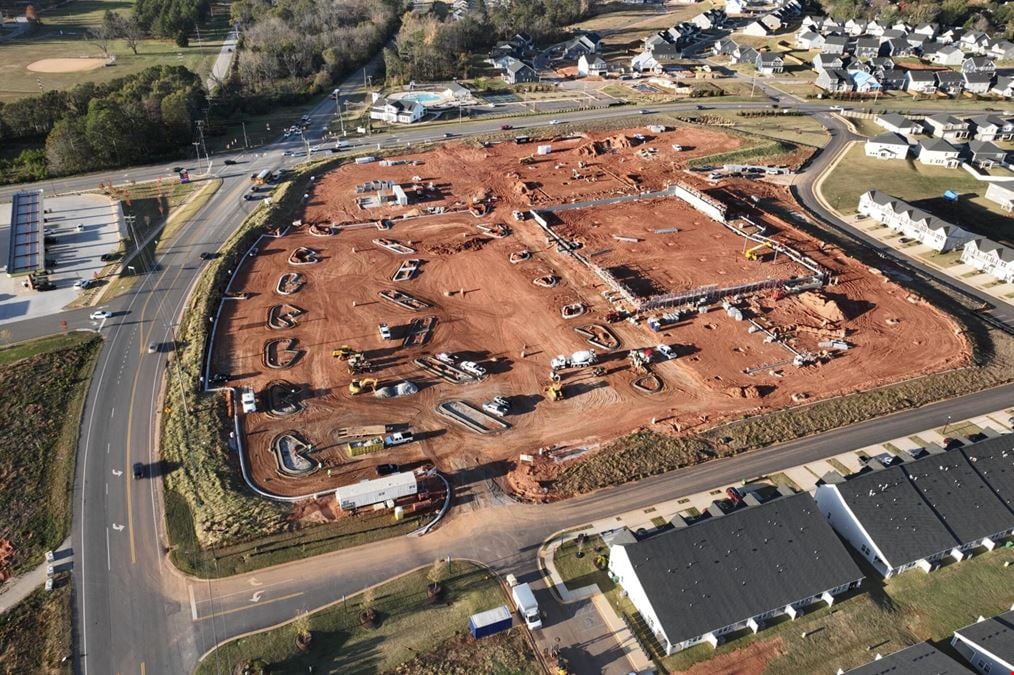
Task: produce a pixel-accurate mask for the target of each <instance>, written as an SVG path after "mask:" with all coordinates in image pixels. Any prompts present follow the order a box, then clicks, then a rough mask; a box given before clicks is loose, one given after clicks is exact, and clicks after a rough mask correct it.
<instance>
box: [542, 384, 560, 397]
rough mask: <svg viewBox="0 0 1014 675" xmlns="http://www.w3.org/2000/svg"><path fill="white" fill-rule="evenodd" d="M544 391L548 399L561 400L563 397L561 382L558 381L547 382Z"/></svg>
mask: <svg viewBox="0 0 1014 675" xmlns="http://www.w3.org/2000/svg"><path fill="white" fill-rule="evenodd" d="M544 391H545V392H546V396H547V397H548V398H549V400H550V401H562V400H563V399H564V395H563V384H561V383H560V382H551V383H549V384H547V385H546V387H545V389H544Z"/></svg>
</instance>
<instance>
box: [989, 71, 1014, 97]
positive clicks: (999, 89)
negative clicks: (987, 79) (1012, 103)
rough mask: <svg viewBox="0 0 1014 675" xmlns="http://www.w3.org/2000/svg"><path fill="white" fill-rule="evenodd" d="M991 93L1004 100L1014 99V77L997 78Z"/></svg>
mask: <svg viewBox="0 0 1014 675" xmlns="http://www.w3.org/2000/svg"><path fill="white" fill-rule="evenodd" d="M989 93H991V94H993V95H995V96H1002V97H1003V98H1014V76H1010V75H1001V76H999V77H997V78H996V82H995V83H994V84H993V88H992V89H990V90H989Z"/></svg>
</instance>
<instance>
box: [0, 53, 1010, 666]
mask: <svg viewBox="0 0 1014 675" xmlns="http://www.w3.org/2000/svg"><path fill="white" fill-rule="evenodd" d="M361 81H362V74H361V72H360V73H357V74H356V75H354V76H353V77H352V78H350V79H349V82H348V83H347V84H346V85H345V86H343V88H342V91H343V92H350V93H354V90H355V84H357V83H358V82H361ZM781 101H782V102H784V103H785V104H786V105H793V103H792V102H791V101H790V100H789V99H788V98H787V97H782V99H781ZM754 105H755V104H754ZM754 105H750V104H736V103H725V104H713V103H710V102H708V104H707V107H709V108H737V107H754ZM794 107H798V108H799V109H801V110H804V111H807V112H812V113H821V112H824V111H827V108H826V106H814V105H797V106H794ZM695 108H696V104H691V105H687V104H667V105H660V106H650V109H651V110H652V111H657V112H670V111H678V110H687V109H690V110H693V109H695ZM333 109H334V103H333V102H330V101H324V102H322V103H321V104H319V105H318V106H317V107H316V109H315V110H314V111H313V112H312V115H313V118H314V120H315V121H316V122H319V121H322V120H324V119H325V118H327V117H329V116H330V115H333ZM630 114H631V111H630V109H629V108H626V109H625V108H609V109H605V110H594V111H582V112H576V113H569V114H561V115H558V116H557V117H558V118H559V119H561V120H564V121H566V122H568V123H580V122H582V121H599V120H603V119H610V118H616V117H624V116H629V115H630ZM548 117H549V116H548V115H546V116H543V117H542V118H524V119H523V120H521V121H515V120H512V121H511V123H512V124H513V125H514V126H515V128H516V129H518V130H524V129H527V128H533V127H537V126H544V125H545V122H546V118H548ZM819 117H820V118H821V119H822V121H825V123H827V124H829V125H830V126H831V128H834V129H836V133H835V135H833V136H832V139H831V141H830V143H829V145H828V147H827V148H826V149H825V150H824V151H823V152H822V153H821V154H820V155H819V156H818V157H817V159H816V160H815V161H814V162H813V163H812V165H811V167H810V172H812V173H813V174H814V175H815V174H817V173H819V172H820V170H821V169H822V168H823V167H824V166H825V165H826V163H827V162H828V161H830V160H831V159H832V158H833V157H834V156H835V153H836V152H837V151H838V150H839V149H840V147H842V144H843V143H844V142H845V140H846V139H845V137H844V135H843V134H842V131H841V130H842V127H841V123H840V122H838V121H837V120H835V119H834V118H831V117H829V116H826V115H819ZM502 123H503V122H502V121H501V120H479V121H465V122H463V123H461V124H460V125H458V126H456V127H454V128H453V129H454V135H455V136H467V135H474V134H483V133H488V132H490V131H495V130H498V129H499V127H500V125H501V124H502ZM314 126H315V127H316V126H318V125H314ZM446 128H448V127H446V126H444V127H440V131H439V132H438V131H435V130H434V129H433V128H426V127H421V128H415V129H407V130H398V131H397V132H393V133H390V134H384V135H379V136H375V137H372V138H370V139H369V141H368V143H369V144H371V145H372V144H375V143H380V145H381V147H384V146H392V145H400V144H405V143H409V144H414V143H419V142H424V141H428V140H437V139H441V138H442V136H443V133H442V130H443V129H446ZM359 142H360V143H367V141H359ZM302 145H303V144H302V141H301V140H298V139H292V140H287V141H284V142H279V143H276V144H274V145H272V146H269V147H268V148H265V149H261V150H259V151H258V152H257V153H250V154H242V153H240V154H236V155H222V156H219V157H217V158H214V159H215V163H216V166H217V167H221V168H223V169H224V168H226V167H224V165H222V164H221V163H220V160H223V159H226V158H229V159H236V160H237V161H239V162H241V164H239V165H237V166H236V167H235V169H236V170H235V171H233V170H231V167H230V170H229V171H223V172H221V173H219V174H218V175H220V176H221V177H222V178H223V185H222V187H221V188H220V189H219V191H218V192H217V193H216V195H215V196H214V197H213V198H212V199H211V200H209V202H208V203H207V205H206V206H205V207H204V209H203V210H202V211H201V213H200V214H199V215H198V217H196V218H195V219H193V220H192V221H191V222H189V223H188V224H187V225H186V226H184V227H183V228H182V229H181V230H180V232H179V233H178V234H177V235H176V236H175V237H174V238H173V240H171V241H168V242H165V244H166V245H165V246H164V248H163V250H162V251H161V252H160V254H159V259H158V267H157V269H155V270H152V271H150V272H149V273H148V274H146V275H144V276H143V277H141V279H140V280H139V282H138V283H137V285H136V287H135V289H134V290H133V291H132V292H131V293H129V294H127V295H125V296H123V297H122V298H120V299H118V300H117V301H114V302H112V303H110V304H109V305H108V306H107V308H108V309H110V310H112V311H114V313H115V315H114V316H113V317H112V318H111V319H109V320H107V321H106V322H105V323H104V324H102V325H101V326H95V325H93V324H92V322H90V321H89V320H88V319H87V310H79V311H75V312H68V313H64V314H61V315H58V316H56V317H46V318H40V319H34V320H29V321H24V322H21V323H17V324H11V325H10V326H9V329H10V330H11V337H13V338H24V337H32V336H36V335H41V334H47V333H50V332H53V331H54V330H57V329H59V328H60V325H59V322H60V321H61V320H64V321H66V322H67V324H68V327H70V328H95V329H99V330H101V331H102V332H103V334H104V336H105V338H106V342H105V345H104V347H103V350H102V353H101V355H100V358H99V362H98V366H97V371H96V376H95V378H94V379H93V381H92V384H91V389H90V392H89V398H88V403H87V407H86V410H85V418H84V423H83V428H82V435H81V441H80V450H79V456H78V458H79V461H78V468H77V476H76V482H75V492H74V500H75V509H74V521H73V530H72V535H73V539H72V541H73V546H74V548H75V553H76V554H77V555H76V560H77V561H78V562H77V564H76V567H75V570H74V583H75V588H76V590H77V593H76V596H75V601H76V602H75V614H76V622H75V645H76V649H75V659H76V667H77V670H78V671H79V672H83V673H88V672H92V673H97V674H105V673H138V672H140V673H142V674H143V673H146V672H151V673H184V672H189V671H190V670H191V669H192V668H193V666H194V664H195V663H196V661H197V659H198V657H199V656H200V655H201V654H203V653H204V652H205V651H206V650H207V649H209V648H211V647H212V646H213V645H214V644H217V643H218V642H220V641H222V640H224V639H226V638H228V637H230V636H234V635H237V634H239V633H242V632H245V631H248V630H253V629H257V628H263V627H265V626H268V625H272V624H274V623H277V622H278V621H282V620H285V619H288V618H291V617H292V616H294V615H295V613H296V612H299V611H303V610H306V609H312V608H315V607H319V606H320V605H322V604H325V603H326V602H328V601H331V600H336V599H339V598H340V597H341V596H342V595H348V594H351V593H353V592H355V591H357V590H359V589H361V588H363V587H364V586H366V585H369V584H372V583H376V582H378V581H381V580H383V579H386V578H388V577H390V576H392V575H393V574H396V573H398V572H400V571H403V570H405V569H408V568H411V567H414V566H416V565H425V564H429V563H431V562H432V561H433V559H434V558H436V557H440V556H444V555H453V556H457V557H462V558H471V559H476V560H481V561H484V562H486V563H487V564H490V565H491V566H493V567H494V568H495V569H497V570H501V571H505V572H507V571H512V572H515V573H518V574H520V575H521V576H523V577H527V578H534V575H535V565H534V561H535V551H536V549H537V548H538V546H539V544H540V542H541V541H542V540H543V539H544V537H545V536H547V535H548V534H550V533H551V532H552V531H556V530H558V529H562V528H566V527H568V526H571V525H575V524H579V523H582V522H586V521H588V520H592V519H595V518H597V517H601V516H604V515H607V514H609V513H615V512H620V511H624V510H628V509H631V508H636V507H637V506H643V505H647V504H650V503H653V502H656V501H660V500H662V499H668V498H671V497H672V496H673V495H674V494H681V493H686V494H689V493H692V492H696V491H699V490H702V489H706V488H708V487H711V486H714V485H716V484H721V483H723V482H731V481H734V480H738V479H739V478H742V477H745V476H754V475H758V474H764V473H771V472H774V471H778V470H781V469H784V468H786V467H788V466H793V465H795V464H798V463H801V462H807V461H812V460H816V459H818V458H822V457H826V456H829V455H832V454H836V453H839V452H842V451H845V450H848V449H850V448H854V447H860V446H863V445H867V444H870V443H874V442H877V441H882V440H885V439H889V438H892V437H896V436H899V435H904V434H906V433H913V432H915V431H918V430H921V429H924V428H926V427H930V426H934V425H935V424H938V423H939V420H940V419H942V418H944V417H946V416H952V417H954V418H961V417H965V416H969V415H974V414H978V413H982V412H985V411H988V410H993V409H996V408H999V407H1002V406H1004V405H1008V404H1009V403H1010V401H1011V400H1012V398H1014V388H1011V387H1006V388H1003V389H997V390H992V391H989V392H982V393H980V394H975V395H972V396H968V397H964V398H962V399H958V400H956V401H951V402H948V403H943V404H937V405H935V406H928V407H926V408H923V409H920V410H915V411H910V412H907V413H904V414H900V415H895V416H892V417H890V418H887V419H884V420H877V421H874V422H870V423H866V424H862V425H856V426H854V427H849V428H847V429H843V430H838V431H835V432H832V433H830V434H825V435H822V436H819V437H814V438H812V439H804V440H801V441H796V442H794V443H790V444H786V445H784V446H780V447H778V448H767V449H765V450H761V451H758V452H754V453H751V454H747V455H743V456H740V457H738V458H735V459H730V460H723V461H719V462H714V463H711V464H707V465H703V466H699V467H694V468H692V469H687V470H683V471H678V472H674V473H671V474H667V475H665V476H659V477H656V478H652V479H648V480H644V481H640V482H638V483H636V484H631V485H626V486H622V487H619V488H615V489H611V490H606V491H601V492H599V493H595V494H593V495H588V496H585V497H582V498H578V499H574V500H568V501H567V502H563V503H560V504H556V505H552V506H541V507H533V506H523V505H517V504H506V505H505V504H503V503H502V501H500V500H496V499H481V500H479V501H478V502H477V503H479V504H481V507H476V506H475V505H474V504H473V505H471V506H467V505H466V506H463V507H460V508H459V509H458V510H457V511H456V512H455V513H454V515H453V516H452V517H451V519H450V520H449V521H448V522H447V523H445V524H444V525H443V526H442V527H441V528H440V529H438V530H437V531H436V532H435V533H433V534H431V535H429V536H426V537H423V538H400V539H395V540H389V541H386V542H382V543H378V544H374V545H370V546H366V547H360V548H357V549H355V550H354V551H341V552H336V553H333V554H329V555H325V556H320V557H316V558H313V559H310V560H306V561H300V562H297V563H292V564H289V565H285V566H281V567H279V568H272V569H269V570H264V571H263V572H259V573H257V574H255V575H245V576H242V577H237V578H232V579H225V580H219V581H214V582H207V581H198V580H192V579H185V578H183V577H182V575H180V574H179V573H177V572H175V571H174V570H173V569H172V568H171V566H169V565H168V564H167V562H166V560H165V557H164V544H165V538H164V533H163V532H162V526H161V497H160V494H159V486H160V481H159V480H158V478H157V477H149V478H146V479H144V480H133V479H131V477H130V475H131V465H132V464H133V463H134V462H142V463H144V464H146V465H153V464H154V460H155V459H156V458H155V457H154V456H153V454H152V453H153V449H154V447H155V440H154V439H156V438H157V434H156V427H157V411H158V408H159V400H158V398H159V386H160V383H161V375H162V372H163V370H164V368H165V354H161V353H155V354H151V353H148V352H147V349H146V347H147V345H148V344H150V343H167V342H170V341H171V339H172V325H173V324H174V323H175V321H176V318H177V316H178V315H179V312H180V311H181V310H182V308H183V306H184V305H183V303H184V301H185V299H186V297H187V295H188V289H189V288H190V286H191V284H192V283H193V282H194V281H195V280H196V279H197V277H198V275H199V274H200V272H201V269H202V267H203V263H202V262H201V261H200V259H199V257H198V255H199V253H200V252H201V251H204V250H215V249H217V248H218V247H219V246H220V245H221V244H222V242H224V241H225V239H226V238H227V236H228V235H229V233H231V232H232V231H233V230H234V229H235V227H236V226H238V225H239V224H240V222H241V221H242V220H243V218H244V217H245V216H246V215H247V213H248V212H249V210H251V209H252V208H256V207H255V206H254V204H255V203H254V202H244V201H242V199H241V196H242V194H243V192H244V191H245V190H246V189H247V188H248V185H249V182H248V180H247V177H248V176H249V174H251V173H254V172H256V171H259V170H260V169H263V168H271V169H274V168H278V167H279V166H281V165H283V164H284V163H286V162H289V163H291V162H293V161H298V159H292V158H285V157H283V156H282V152H283V151H285V150H289V151H292V150H298V149H299V148H300V147H301V146H302ZM168 175H169V174H168V172H167V167H166V166H163V165H159V166H152V167H142V168H136V169H130V170H127V171H121V172H112V173H105V174H94V175H90V176H84V177H75V178H68V179H62V180H58V181H46V182H45V183H44V185H43V187H45V188H46V189H47V191H66V190H81V189H91V188H94V187H95V186H96V185H97V184H98V183H99V182H110V181H112V182H122V181H123V180H145V179H150V178H154V177H157V176H168ZM809 175H810V174H809V173H807V174H804V175H803V176H802V177H801V180H800V181H799V182H798V184H797V185H798V187H800V192H801V194H806V193H808V185H809V183H808V182H807V181H806V178H807V176H809ZM14 189H17V188H3V189H0V200H3V199H4V197H5V196H7V195H9V193H10V192H12V191H13V190H14ZM804 203H806V200H805V199H804ZM814 211H816V212H817V213H818V214H819V215H822V216H824V217H827V216H826V215H825V214H821V213H820V211H819V210H817V209H814ZM827 215H829V214H827ZM831 222H832V223H833V224H835V225H837V226H840V225H839V224H838V223H837V222H836V221H834V220H833V219H832V220H831ZM927 273H929V274H933V271H932V270H929V271H927ZM491 516H492V517H491ZM336 570H340V573H335V572H336ZM221 665H222V669H221V671H222V672H223V673H225V672H227V671H228V668H229V666H230V665H231V664H221Z"/></svg>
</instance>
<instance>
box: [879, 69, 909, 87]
mask: <svg viewBox="0 0 1014 675" xmlns="http://www.w3.org/2000/svg"><path fill="white" fill-rule="evenodd" d="M906 72H907V71H905V70H902V69H901V68H894V69H893V70H885V71H884V72H883V74H882V75H880V85H881V86H882V87H883V88H884V89H904V88H905V74H906Z"/></svg>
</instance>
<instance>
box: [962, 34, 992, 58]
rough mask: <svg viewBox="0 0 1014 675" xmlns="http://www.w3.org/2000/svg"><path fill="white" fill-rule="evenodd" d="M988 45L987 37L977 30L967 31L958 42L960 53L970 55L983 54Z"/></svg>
mask: <svg viewBox="0 0 1014 675" xmlns="http://www.w3.org/2000/svg"><path fill="white" fill-rule="evenodd" d="M988 44H989V36H988V35H986V34H985V33H983V32H981V31H977V30H970V31H968V32H967V33H965V34H964V35H962V36H961V39H960V40H958V45H959V46H960V47H961V49H962V51H964V52H966V53H970V54H984V53H985V52H986V46H987V45H988Z"/></svg>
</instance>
